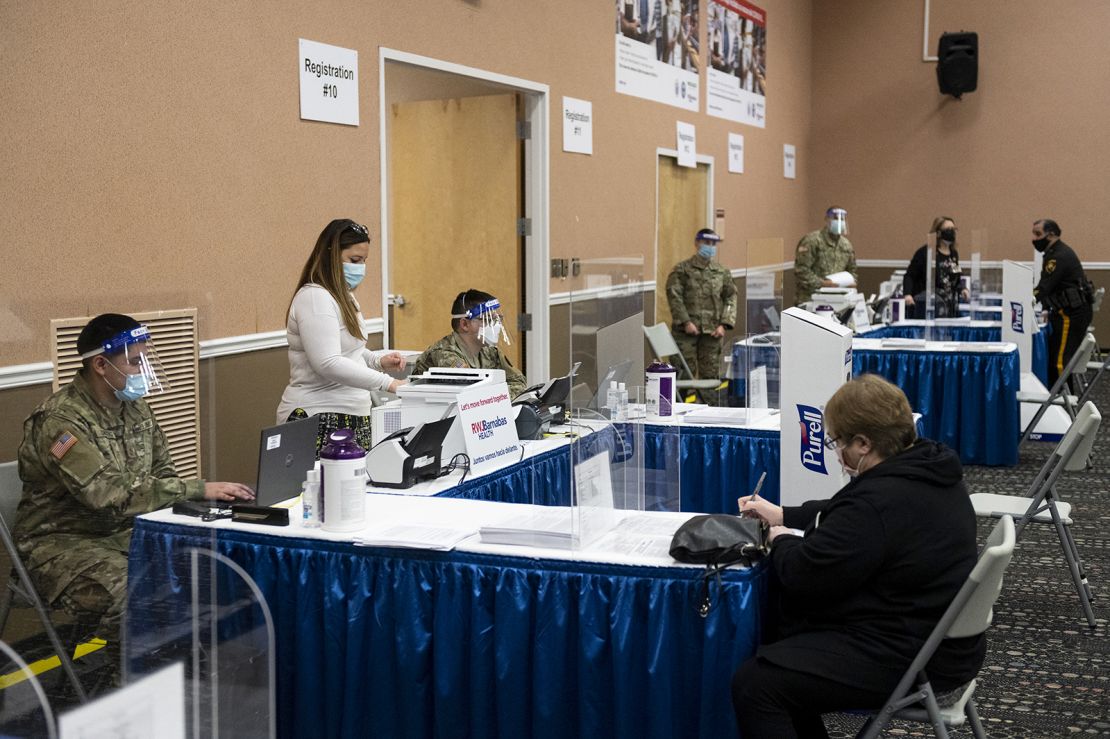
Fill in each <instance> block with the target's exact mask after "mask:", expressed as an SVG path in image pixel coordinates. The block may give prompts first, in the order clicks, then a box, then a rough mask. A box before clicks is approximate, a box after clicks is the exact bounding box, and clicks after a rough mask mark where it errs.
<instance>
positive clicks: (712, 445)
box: [644, 426, 780, 513]
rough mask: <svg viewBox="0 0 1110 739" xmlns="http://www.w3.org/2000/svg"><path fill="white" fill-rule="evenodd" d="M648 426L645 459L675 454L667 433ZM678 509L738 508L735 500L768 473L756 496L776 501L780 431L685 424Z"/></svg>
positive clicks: (717, 510)
mask: <svg viewBox="0 0 1110 739" xmlns="http://www.w3.org/2000/svg"><path fill="white" fill-rule="evenodd" d="M659 428H660V427H655V426H648V427H647V433H646V434H645V435H644V439H645V444H646V445H647V446H648V454H647V458H648V459H649V460H651V459H653V458H659V457H661V456H662V455H666V454H673V446H672V448H670V449H668V446H667V445H666V440H667V438H668V437H667V436H665V435H662V434H658V433H654V430H655V429H659ZM679 438H680V439H681V444H682V469H681V474H682V510H684V511H689V512H699V511H700V512H705V513H736V499H737V498H738V497H740V496H741V495H748V494H750V493H751V492H752V490H753V489H754V488H755V484H756V482H757V481H758V480H759V476H760V475H761V474H762V473H763V472H766V473H767V479H766V480H764V482H763V489H762V490H761V491H760V496H762V497H765V498H767V500H769V501H771V502H772V503H778V502H779V489H780V485H779V479H780V470H779V455H780V447H779V432H778V431H756V430H752V429H732V428H721V427H716V426H700V427H692V426H683V427H682V433H681V435H680V437H679Z"/></svg>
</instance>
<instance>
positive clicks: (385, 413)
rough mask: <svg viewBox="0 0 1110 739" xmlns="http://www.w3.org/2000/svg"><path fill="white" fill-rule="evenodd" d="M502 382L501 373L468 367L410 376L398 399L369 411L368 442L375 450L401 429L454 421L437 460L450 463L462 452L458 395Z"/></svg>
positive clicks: (398, 391)
mask: <svg viewBox="0 0 1110 739" xmlns="http://www.w3.org/2000/svg"><path fill="white" fill-rule="evenodd" d="M503 382H505V371H504V370H499V369H471V368H469V367H431V368H429V369H428V371H427V372H425V373H424V374H422V375H414V376H412V377H410V378H409V381H408V382H407V383H406V384H404V385H401V386H400V387H399V388H397V396H398V399H397V400H394V401H391V402H389V403H386V404H385V405H381V406H375V407H374V408H373V409H371V411H370V441H371V443H372V444H374V445H375V446H376V445H377V444H378V442H380V441H383V440H384V439H385V438H386V437H387V436H389V435H390V434H393V433H395V432H397V431H400V430H401V429H406V428H415V427H417V426H419V425H421V424H424V423H428V422H430V421H439V420H440V419H444V418H448V417H450V418H454V419H455V421H454V423H453V424H451V427H450V428H449V429H448V430H447V431H446V436H445V438H444V440H443V449H442V451H441V454H440V459H441V460H442V461H443V463H444V464H447V463H450V462H451V459H452V458H453V457H454V456H455V455H456V454H460V453H463V452H465V451H466V448H465V443H464V440H463V432H462V427H461V426H459V422H458V397H459V393H464V392H466V391H467V390H473V389H474V388H476V387H482V386H484V385H496V384H497V383H503Z"/></svg>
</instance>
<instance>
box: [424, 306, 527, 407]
mask: <svg viewBox="0 0 1110 739" xmlns="http://www.w3.org/2000/svg"><path fill="white" fill-rule="evenodd" d="M451 329H452V331H451V333H449V334H448V335H447V336H444V337H443V338H442V339H440V340H439V341H437V342H436V343H434V344H432V345H431V346H429V347H428V348H427V349H425V350H424V353H423V354H421V355H420V357H419V358H417V360H416V366H415V367H414V368H413V370H412V373H413V374H414V375H421V374H424V373H425V372H427V371H428V368H429V367H473V368H475V369H499V370H504V371H505V382H506V383H507V384H508V386H509V396H510V397H513V398H515V397H516V396H518V395H520V393H521V392H522V391H523V390H524V388H525V387H526V386H527V384H528V381H527V380H526V379H525V377H524V374H523V373H522V372H521V371H520V370H518V369H517V368H516V367H514V366H513V363H512V362H511V361H509V358H508V357H506V356H505V353H504V352H502V351H501V349H500V348H498V346H497V345H498V343H499V342H500V341H501V340H502V339H504V341H505V343H506V344H507V343H509V333H508V331H506V330H505V325H504V321H503V319H502V317H501V302H500V301H499V300H498V299H497V298H495V297H494V296H492V295H490V294H489V293H487V292H483V291H481V290H473V289H472V290H466V291H464V292H461V293H459V294H458V295H457V296H455V302H454V303H452V304H451Z"/></svg>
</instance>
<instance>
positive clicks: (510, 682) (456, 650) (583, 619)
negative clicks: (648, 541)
mask: <svg viewBox="0 0 1110 739" xmlns="http://www.w3.org/2000/svg"><path fill="white" fill-rule="evenodd" d="M211 535H212V532H211V531H210V530H201V529H197V528H190V527H184V526H176V525H168V524H163V523H155V522H149V521H143V520H141V519H140V520H137V521H136V524H135V529H134V534H133V535H132V539H131V553H130V563H131V566H132V572H133V573H141V574H138V575H134V576H133V577H132V580H131V583H130V585H131V589H132V590H131V596H130V597H131V600H130V614H131V618H130V619H129V621H128V636H129V640H130V641H129V642H128V645H129V654H130V655H131V659H130V664H131V666H132V668H133V669H134V670H135V671H136V673H137V674H142V673H143V672H144V657H143V655H147V654H149V652H150V650H152V649H153V648H154V647H156V646H157V645H158V640H159V638H160V636H159V635H160V634H161V633H162V631H161V630H162V629H164V628H165V626H166V623H167V621H172V620H173V619H174V618H177V619H180V620H182V621H184V622H186V623H187V622H188V616H189V614H188V610H187V609H188V607H189V606H188V603H189V580H188V578H189V568H188V565H187V557H186V556H185V553H186V552H187V550H188V549H189V548H191V547H200V548H210V547H212V546H213V541H212V538H211ZM215 547H216V549H217V551H218V552H219V553H220V554H223V555H225V556H227V557H229V558H231V559H232V560H233V561H235V562H236V563H237V564H239V565H240V566H241V567H243V568H244V570H245V571H246V572H247V573H248V574H249V575H250V576H251V577H253V578H254V579H255V581H256V582H257V583H258V586H259V588H260V589H261V592H262V594H263V596H264V597H265V599H266V601H267V603H268V604H269V607H270V609H271V612H272V614H273V620H274V628H275V635H276V643H277V645H278V646H277V654H276V665H277V666H276V670H277V675H276V678H277V680H276V683H277V696H276V698H277V710H278V717H277V718H278V721H277V726H278V735H279V736H281V737H313V738H315V737H340V736H342V737H347V736H373V737H514V738H515V737H551V738H552V739H562V738H563V737H574V736H580V737H589V736H596V737H629V738H630V739H640V738H641V737H658V739H670V738H671V737H678V736H683V737H707V738H708V737H712V738H713V739H719V738H720V737H725V736H735V735H736V727H735V722H734V718H733V715H732V707H731V704H730V701H729V680H730V677H731V675H732V673H733V671H734V670H735V669H736V667H738V666H739V665H740V664H741V663H742V662H743V661H744V660H745V659H747V658H748V657H750V656H751V655H752V654H753V653H754V652H755V649H756V646H757V645H758V643H759V639H760V630H761V615H760V603H762V602H764V599H765V592H766V579H767V569H766V568H763V567H759V568H756V569H754V570H735V569H734V570H728V571H725V572H724V573H722V580H723V588H722V589H721V590H720V591H719V593H717V591H716V589H715V588H714V593H715V594H717V597H716V598H715V604H714V607H713V608H712V610H711V611H710V613H709V615H708V617H707V618H704V619H703V618H701V617H699V616H698V614H697V612H696V609H695V604H696V603H697V602H698V597H699V588H700V587H701V585H700V579H699V577H698V575H699V574H700V572H701V571H700V570H692V569H677V568H645V567H628V566H616V565H598V564H589V563H581V562H562V561H550V560H540V559H531V558H525V557H501V556H491V555H473V554H463V553H458V552H428V551H419V550H403V549H379V548H361V547H354V546H352V545H350V544H340V543H334V542H327V541H318V540H306V539H290V538H284V537H282V538H278V537H272V536H265V535H258V534H251V533H244V532H239V531H222V532H220V535H219V539H218V541H217V542H216V543H215ZM223 579H226V578H223ZM254 612H255V613H260V611H259V609H257V608H256V609H254ZM251 626H252V625H251V624H245V623H239V624H238V628H240V629H249V628H251ZM150 666H151V667H152V665H150Z"/></svg>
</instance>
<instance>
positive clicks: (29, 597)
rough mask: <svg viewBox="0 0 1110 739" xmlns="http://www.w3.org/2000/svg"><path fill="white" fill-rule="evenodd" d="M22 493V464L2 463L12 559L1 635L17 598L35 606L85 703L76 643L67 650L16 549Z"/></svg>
mask: <svg viewBox="0 0 1110 739" xmlns="http://www.w3.org/2000/svg"><path fill="white" fill-rule="evenodd" d="M22 496H23V481H22V480H21V479H20V477H19V463H18V462H4V463H3V464H0V540H3V543H4V549H5V550H7V552H8V557H9V558H10V559H11V561H12V571H11V575H10V576H9V578H8V586H7V587H6V588H3V589H2V590H0V634H2V633H3V631H4V627H5V626H6V625H7V622H8V614H9V613H11V607H12V603H13V601H14V600H16V599H19V601H21V602H22V603H23V604H26V605H30V606H31V607H32V608H34V609H35V612H36V613H37V614H38V617H39V621H40V622H41V623H42V628H43V631H45V632H46V637H47V638H48V639H49V640H50V645H51V646H52V647H53V648H54V652H55V654H57V656H58V660H59V661H60V662H61V664H62V670H64V671H65V674H66V678H68V679H69V682H70V684H71V685H72V686H73V692H74V694H75V695H76V696H77V698H78V700H80V701H81V702H82V703H84V702H86V701H87V700H88V697H87V696H86V694H85V688H84V686H83V685H82V684H81V680H80V679H79V678H78V677H77V670H76V668H75V667H74V665H73V659H72V657H71V656H70V655H71V654H72V652H73V649H72V646H71V647H70V648H68V649H67V648H66V646H65V645H64V644H63V643H62V639H61V638H60V637H59V636H58V631H57V629H56V628H55V627H54V622H53V621H52V620H51V618H50V613H49V611H48V610H47V608H46V605H45V604H43V602H42V598H40V597H39V594H38V591H37V590H35V586H34V583H32V582H31V576H30V574H28V572H27V568H26V567H25V566H24V565H23V560H22V559H21V558H20V556H19V550H17V549H16V548H15V541H14V540H13V539H12V535H11V528H10V527H11V526H12V525H13V524H14V523H15V516H16V509H17V508H18V507H19V500H20V498H21V497H22ZM77 631H78V629H77V628H75V629H74V632H75V634H76V633H77ZM70 641H71V642H72V643H73V644H76V641H77V640H76V639H71V640H70Z"/></svg>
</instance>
